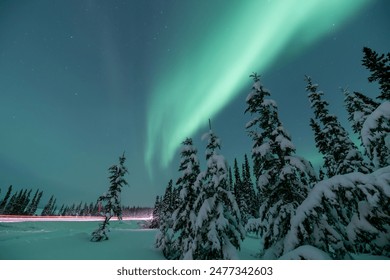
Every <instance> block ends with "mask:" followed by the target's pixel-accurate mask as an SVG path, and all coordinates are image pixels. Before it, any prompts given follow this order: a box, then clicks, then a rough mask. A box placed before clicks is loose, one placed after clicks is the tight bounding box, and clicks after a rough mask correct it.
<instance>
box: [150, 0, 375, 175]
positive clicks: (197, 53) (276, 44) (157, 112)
mask: <svg viewBox="0 0 390 280" xmlns="http://www.w3.org/2000/svg"><path fill="white" fill-rule="evenodd" d="M367 3H368V1H367V0H358V1H355V0H349V1H342V2H340V1H337V0H331V1H321V0H319V1H317V0H315V1H231V2H227V3H226V4H225V5H223V4H221V3H214V4H215V5H216V7H215V8H214V9H215V10H216V11H218V8H217V7H218V6H219V7H221V6H223V7H224V9H225V8H226V10H227V11H224V10H223V9H221V10H222V11H221V15H218V18H216V20H215V22H212V25H211V28H207V27H206V26H204V27H203V26H201V27H199V26H195V30H192V28H191V27H190V29H189V30H187V34H188V35H187V36H188V38H186V36H185V37H184V38H182V41H183V42H184V43H185V44H186V45H185V47H184V48H183V49H184V51H183V53H181V54H180V55H179V56H178V57H177V58H176V59H175V60H174V61H172V62H171V63H170V67H172V69H173V71H164V72H163V74H162V76H161V77H159V79H157V81H156V83H155V88H154V90H153V92H152V94H153V96H152V101H151V102H150V105H149V107H148V108H149V110H148V124H147V127H148V138H147V139H148V142H147V143H148V145H147V150H146V162H147V163H149V162H150V161H151V158H152V157H153V156H157V157H160V160H161V163H162V165H163V167H167V166H168V164H170V162H171V160H172V158H173V156H174V153H175V152H176V150H177V148H178V146H179V145H180V142H181V141H182V139H184V138H185V137H187V136H188V135H193V134H194V132H196V131H197V130H198V129H199V128H200V127H201V126H202V124H206V123H207V118H208V117H213V116H214V115H215V114H216V113H218V112H219V111H220V110H221V109H222V108H224V107H225V105H226V104H227V103H228V102H229V101H231V100H232V98H233V97H234V96H235V95H236V94H238V93H239V92H240V89H241V88H243V86H244V85H245V84H246V82H247V80H246V78H247V76H248V73H252V72H253V69H256V70H257V71H259V72H263V71H264V70H265V69H266V68H267V67H268V66H269V65H270V64H271V63H272V62H273V61H274V59H275V58H276V57H277V56H278V55H279V54H280V53H281V52H283V51H286V50H288V49H290V48H291V45H293V47H294V48H295V50H296V51H299V50H302V49H304V48H305V47H307V46H308V45H309V44H310V43H311V42H313V41H315V40H317V39H319V38H321V37H322V36H323V35H325V34H327V32H329V29H330V27H331V26H332V25H337V26H339V24H340V23H342V22H343V21H345V20H347V19H348V18H349V17H350V16H352V15H354V13H355V12H357V11H359V8H362V7H364V5H365V4H367ZM191 10H192V9H191ZM324 14H326V15H327V16H323V15H324ZM314 22H315V23H314ZM311 23H314V24H311ZM308 27H310V28H308ZM198 28H202V29H203V30H204V32H202V33H201V34H199V32H197V31H198V30H197V29H198ZM193 34H199V35H198V36H199V37H194V36H193ZM180 46H181V44H179V47H180ZM183 95H184V96H183ZM159 151H161V152H160V154H159ZM148 167H149V168H150V169H151V166H150V164H148Z"/></svg>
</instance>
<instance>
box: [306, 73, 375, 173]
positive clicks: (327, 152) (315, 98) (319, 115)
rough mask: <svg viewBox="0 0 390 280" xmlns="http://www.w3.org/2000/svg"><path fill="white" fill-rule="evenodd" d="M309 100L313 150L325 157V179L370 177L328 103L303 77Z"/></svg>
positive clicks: (315, 85) (310, 81) (368, 169)
mask: <svg viewBox="0 0 390 280" xmlns="http://www.w3.org/2000/svg"><path fill="white" fill-rule="evenodd" d="M306 81H307V84H308V85H307V87H306V90H307V91H308V92H309V94H308V97H309V100H310V104H311V107H312V108H313V110H314V115H315V119H311V121H310V125H311V127H312V129H313V131H314V136H315V141H316V146H317V148H318V150H319V152H320V153H321V154H322V155H323V157H324V168H325V170H326V175H327V176H328V177H332V176H334V175H337V174H346V173H351V172H355V171H359V172H363V173H369V172H370V171H371V170H370V168H369V167H368V164H366V163H365V162H364V161H363V157H362V155H361V153H360V152H359V150H358V149H357V147H356V146H355V144H354V143H353V142H352V141H351V139H350V138H349V136H348V133H347V131H346V130H345V129H344V128H343V127H342V126H341V124H340V122H339V121H338V120H337V117H336V116H335V115H331V114H330V113H329V111H328V103H327V102H326V101H324V100H322V96H323V92H322V91H318V90H317V88H318V85H317V84H313V83H312V80H311V78H310V77H308V76H306Z"/></svg>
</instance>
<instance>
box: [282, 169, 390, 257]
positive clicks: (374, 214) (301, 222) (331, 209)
mask: <svg viewBox="0 0 390 280" xmlns="http://www.w3.org/2000/svg"><path fill="white" fill-rule="evenodd" d="M307 246H310V248H311V250H310V251H311V253H313V252H314V253H315V252H322V254H316V255H317V257H320V258H332V259H350V258H351V257H352V256H353V255H352V254H370V255H379V256H387V257H390V167H385V168H382V169H379V170H377V171H375V172H374V173H372V174H363V173H359V172H354V173H349V174H344V175H336V176H333V177H332V178H330V179H326V180H323V181H321V182H319V183H317V184H316V185H315V186H314V188H313V189H312V190H311V191H310V193H309V195H308V197H307V198H306V199H305V200H304V201H303V202H302V204H301V205H300V206H299V207H298V209H297V211H296V215H295V216H294V217H293V218H292V219H291V230H290V231H289V232H288V234H287V236H286V238H285V241H284V253H285V254H286V255H289V256H290V258H291V255H295V257H292V258H297V257H299V258H302V257H303V258H307V257H304V256H302V255H301V254H298V252H299V251H302V250H301V249H302V248H305V249H307ZM313 248H314V251H313V250H312V249H313ZM305 251H307V250H305ZM298 255H300V256H298ZM307 255H308V254H306V256H307ZM310 255H311V256H312V257H309V258H313V254H309V256H310ZM317 257H314V258H317Z"/></svg>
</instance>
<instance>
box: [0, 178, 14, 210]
mask: <svg viewBox="0 0 390 280" xmlns="http://www.w3.org/2000/svg"><path fill="white" fill-rule="evenodd" d="M11 193H12V185H10V186H9V187H8V190H7V192H6V194H5V196H4V198H3V200H2V201H1V202H0V214H5V207H6V205H7V203H8V199H9V198H10V196H11Z"/></svg>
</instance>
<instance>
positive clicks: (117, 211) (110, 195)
mask: <svg viewBox="0 0 390 280" xmlns="http://www.w3.org/2000/svg"><path fill="white" fill-rule="evenodd" d="M125 161H126V157H125V154H124V153H123V154H122V156H120V157H119V164H118V165H113V166H111V167H110V168H109V169H108V171H109V174H110V176H109V177H108V178H109V180H110V187H109V189H108V192H107V193H105V194H103V195H102V196H100V197H99V199H98V201H99V202H102V204H104V214H105V215H104V216H105V219H104V221H103V223H101V224H100V225H99V228H98V229H97V230H95V231H94V232H93V233H92V238H91V241H94V242H96V241H102V240H107V239H108V236H107V232H108V225H109V221H110V219H111V218H112V216H117V217H118V219H119V220H121V219H122V207H121V202H120V194H121V191H122V187H123V186H126V185H128V184H127V181H126V180H125V178H124V176H125V175H126V173H128V171H127V168H126V166H125Z"/></svg>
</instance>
